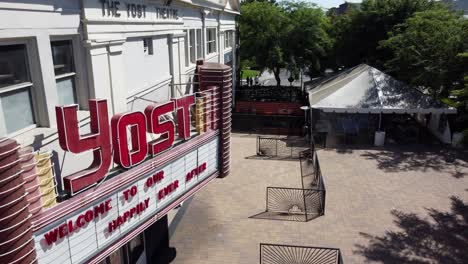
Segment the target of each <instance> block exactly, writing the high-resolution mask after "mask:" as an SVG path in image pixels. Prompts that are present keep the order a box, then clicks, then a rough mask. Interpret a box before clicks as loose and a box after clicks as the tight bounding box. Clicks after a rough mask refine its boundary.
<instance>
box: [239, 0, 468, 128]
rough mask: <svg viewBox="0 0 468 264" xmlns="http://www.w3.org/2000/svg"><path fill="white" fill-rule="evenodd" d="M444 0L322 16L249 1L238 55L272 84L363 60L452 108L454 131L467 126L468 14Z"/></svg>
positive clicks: (387, 1) (372, 4) (380, 0)
mask: <svg viewBox="0 0 468 264" xmlns="http://www.w3.org/2000/svg"><path fill="white" fill-rule="evenodd" d="M259 1H262V2H259ZM299 1H301V0H299ZM443 2H444V1H436V0H363V2H362V4H361V5H360V7H358V6H356V5H352V4H348V5H347V10H346V12H344V13H341V9H340V13H338V12H336V10H334V11H330V12H328V13H327V14H326V15H325V14H324V12H323V11H322V10H321V9H319V8H317V7H316V6H314V5H313V4H310V3H307V2H295V1H293V0H285V1H282V2H278V3H275V2H274V0H271V1H270V0H257V1H255V0H251V1H247V2H244V3H243V4H242V7H241V8H242V9H241V12H242V15H241V16H240V19H239V27H240V35H241V57H242V60H243V61H244V62H248V63H250V64H255V65H256V66H258V68H259V70H264V69H269V70H271V71H273V73H274V74H275V77H276V79H277V83H278V85H279V84H280V83H279V82H280V80H279V70H280V69H281V68H287V69H289V70H290V71H291V72H292V73H296V74H297V72H298V69H303V68H309V69H310V72H309V75H317V74H320V73H322V72H323V71H324V70H325V69H327V68H334V69H335V70H338V69H339V68H341V67H342V66H344V67H352V66H355V65H357V64H360V63H367V64H370V65H371V66H374V67H377V68H380V69H383V70H385V71H386V72H388V73H390V74H392V75H393V76H394V77H396V78H397V79H400V80H402V81H405V82H407V83H409V84H411V85H413V86H417V87H418V88H421V89H422V90H423V91H426V92H428V93H429V94H431V95H432V96H434V97H435V98H438V99H441V100H443V101H444V102H446V103H448V104H450V105H452V106H454V107H457V108H458V110H459V113H460V115H459V117H458V120H459V121H458V122H457V123H458V124H459V126H458V127H457V126H456V129H457V130H463V129H468V70H467V69H468V59H467V57H468V55H467V54H468V19H466V18H465V19H464V18H463V17H462V15H461V13H457V12H455V11H453V9H452V8H450V7H449V6H447V5H445V4H444V3H443ZM294 75H295V74H293V76H294Z"/></svg>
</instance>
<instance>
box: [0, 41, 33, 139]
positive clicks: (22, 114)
mask: <svg viewBox="0 0 468 264" xmlns="http://www.w3.org/2000/svg"><path fill="white" fill-rule="evenodd" d="M27 59H28V54H27V48H26V45H24V44H18V45H5V46H0V106H1V110H2V111H1V114H0V115H1V118H0V122H1V123H0V133H1V134H3V133H5V132H6V133H7V134H10V133H13V132H15V131H18V130H20V129H23V128H26V127H29V126H31V125H34V123H35V120H34V110H33V104H32V95H31V93H32V89H33V83H32V81H31V77H30V74H29V67H28V60H27ZM1 128H3V129H1ZM2 130H3V131H2Z"/></svg>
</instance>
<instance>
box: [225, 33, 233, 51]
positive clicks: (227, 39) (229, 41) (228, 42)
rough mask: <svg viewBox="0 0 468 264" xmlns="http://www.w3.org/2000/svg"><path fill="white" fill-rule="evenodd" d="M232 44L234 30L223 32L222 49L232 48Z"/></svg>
mask: <svg viewBox="0 0 468 264" xmlns="http://www.w3.org/2000/svg"><path fill="white" fill-rule="evenodd" d="M233 46H234V30H226V31H225V32H224V50H227V49H232V47H233Z"/></svg>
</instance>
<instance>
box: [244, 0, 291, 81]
mask: <svg viewBox="0 0 468 264" xmlns="http://www.w3.org/2000/svg"><path fill="white" fill-rule="evenodd" d="M241 13H242V16H240V17H239V31H240V36H241V41H240V45H241V50H240V52H241V59H242V60H250V61H254V62H255V64H256V65H257V67H258V68H259V70H265V69H269V70H271V71H272V72H273V74H274V75H275V79H276V82H277V85H278V86H279V85H280V84H281V79H280V77H279V74H280V69H281V68H283V67H285V66H286V60H285V56H284V47H285V42H286V41H285V39H286V37H287V35H288V32H289V30H290V27H291V25H290V23H289V19H288V17H287V16H286V15H285V14H284V12H283V10H282V9H281V8H280V7H278V6H276V5H274V4H271V3H269V2H257V1H255V2H251V3H246V4H243V5H242V6H241Z"/></svg>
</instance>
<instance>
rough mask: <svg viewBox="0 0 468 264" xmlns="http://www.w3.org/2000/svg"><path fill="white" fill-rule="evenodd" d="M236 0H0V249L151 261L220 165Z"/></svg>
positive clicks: (226, 137)
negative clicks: (176, 212) (179, 209)
mask: <svg viewBox="0 0 468 264" xmlns="http://www.w3.org/2000/svg"><path fill="white" fill-rule="evenodd" d="M237 15H239V1H238V0H224V1H223V0H221V1H215V0H198V1H191V0H179V1H171V0H166V1H162V0H157V1H153V0H133V1H132V0H128V1H112V0H81V1H76V0H42V1H39V0H37V1H36V0H24V1H23V0H18V1H0V24H1V25H2V28H1V30H0V263H60V264H62V263H112V264H114V263H159V262H162V263H164V261H166V262H167V259H168V258H170V256H168V255H170V254H168V252H170V251H169V250H168V246H169V238H168V224H170V223H169V220H168V217H167V214H168V212H170V211H171V210H172V209H174V208H175V207H176V206H178V205H179V204H180V203H181V202H183V201H184V200H186V199H187V198H189V197H190V196H191V195H193V194H194V193H196V192H197V191H199V190H200V189H202V188H203V187H204V186H206V185H207V184H208V183H209V182H210V181H211V180H213V179H215V178H222V177H225V176H227V175H228V174H229V163H230V162H229V153H230V127H231V107H232V89H233V86H232V85H233V83H235V76H234V75H233V69H235V68H236V67H237V61H236V58H237V56H236V46H237V44H236V43H235V39H236V38H235V34H236V33H235V17H236V16H237Z"/></svg>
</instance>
